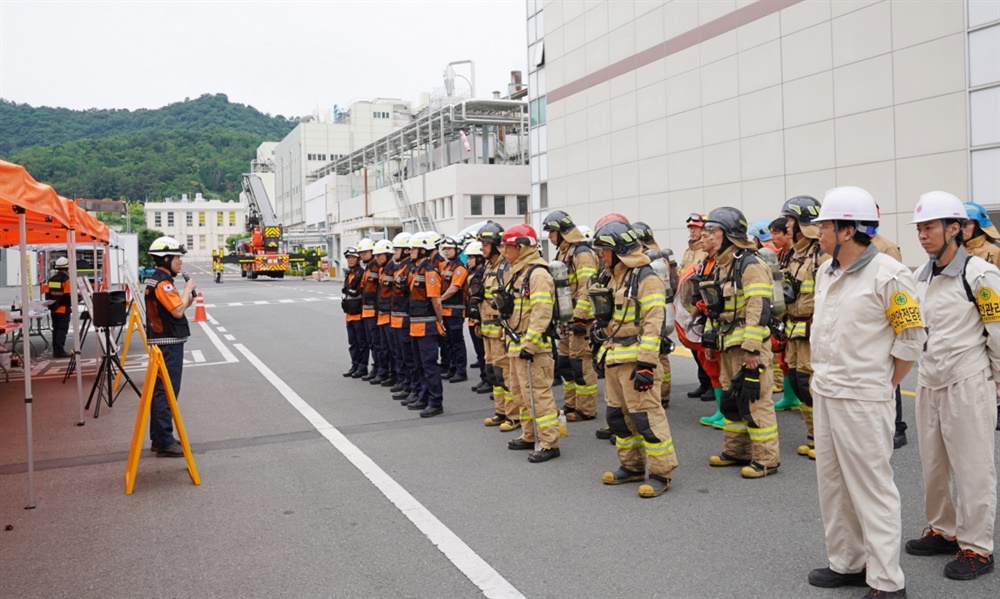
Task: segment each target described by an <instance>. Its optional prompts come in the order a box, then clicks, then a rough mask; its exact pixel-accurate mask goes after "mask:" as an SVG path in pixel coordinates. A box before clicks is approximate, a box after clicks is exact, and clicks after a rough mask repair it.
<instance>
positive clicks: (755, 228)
mask: <svg viewBox="0 0 1000 599" xmlns="http://www.w3.org/2000/svg"><path fill="white" fill-rule="evenodd" d="M770 224H771V221H769V220H767V219H766V218H765V219H762V220H757V221H754V222H753V224H752V225H750V229H748V231H747V233H748V234H749V235H750V237H756V238H757V239H758V240H759V241H760V242H761V243H763V242H765V241H771V229H770V228H768V227H769V226H770Z"/></svg>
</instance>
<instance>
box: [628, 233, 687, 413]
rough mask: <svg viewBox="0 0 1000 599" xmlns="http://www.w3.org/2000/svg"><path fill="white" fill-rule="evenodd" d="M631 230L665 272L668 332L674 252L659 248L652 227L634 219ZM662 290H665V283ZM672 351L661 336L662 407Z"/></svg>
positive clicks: (667, 390) (670, 327)
mask: <svg viewBox="0 0 1000 599" xmlns="http://www.w3.org/2000/svg"><path fill="white" fill-rule="evenodd" d="M632 230H633V231H635V236H636V237H637V238H638V239H639V243H641V244H642V249H643V251H644V253H645V254H646V255H647V256H649V259H650V260H655V262H653V264H662V265H663V267H664V268H665V269H666V272H667V281H666V282H665V283H667V282H668V283H669V286H670V287H669V289H670V290H671V292H670V294H669V296H668V297H667V306H666V308H665V310H664V312H665V315H664V320H665V321H666V327H665V331H664V332H665V333H667V334H669V333H670V332H671V331H673V330H674V319H673V309H674V308H673V302H674V296H673V292H672V290H673V289H676V288H677V278H678V277H677V262H675V261H674V253H673V252H672V251H671V250H670V249H669V248H668V249H666V250H661V249H660V244H658V243H656V239H655V238H654V237H653V228H652V227H650V226H649V225H647V224H646V223H644V222H641V221H636V222H634V223H632ZM664 290H665V291H666V290H667V287H666V285H665V286H664ZM672 351H674V342H673V341H671V340H670V338H669V337H667V336H666V335H664V336H663V339H661V342H660V366H662V367H663V376H662V378H661V385H660V403H661V404H663V407H664V409H666V408H668V407H670V390H671V388H672V384H671V381H672V377H671V374H670V352H672Z"/></svg>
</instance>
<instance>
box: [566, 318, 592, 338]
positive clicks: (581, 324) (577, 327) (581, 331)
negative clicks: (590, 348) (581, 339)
mask: <svg viewBox="0 0 1000 599" xmlns="http://www.w3.org/2000/svg"><path fill="white" fill-rule="evenodd" d="M588 324H589V323H588V322H587V321H585V320H574V321H573V325H572V326H571V327H570V330H571V331H573V334H574V335H581V336H582V335H586V334H587V325H588Z"/></svg>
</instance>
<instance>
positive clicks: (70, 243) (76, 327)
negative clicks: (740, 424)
mask: <svg viewBox="0 0 1000 599" xmlns="http://www.w3.org/2000/svg"><path fill="white" fill-rule="evenodd" d="M66 253H67V254H69V294H70V295H69V297H70V300H69V301H70V306H71V310H72V314H73V348H74V354H75V356H76V358H75V360H76V399H77V404H79V407H80V419H79V420H77V421H76V425H77V426H83V424H84V420H83V364H82V363H81V358H83V348H82V347H80V311H79V307H78V306H79V305H80V303H79V301H78V300H77V293H78V292H79V289H77V285H78V283H77V280H76V276H77V273H76V230H74V229H69V230H68V231H66Z"/></svg>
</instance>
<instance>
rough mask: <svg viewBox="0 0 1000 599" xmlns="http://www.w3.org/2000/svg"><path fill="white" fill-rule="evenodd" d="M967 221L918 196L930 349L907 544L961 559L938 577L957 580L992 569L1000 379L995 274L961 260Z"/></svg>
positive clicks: (919, 551) (944, 196) (958, 208)
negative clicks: (920, 528) (920, 483)
mask: <svg viewBox="0 0 1000 599" xmlns="http://www.w3.org/2000/svg"><path fill="white" fill-rule="evenodd" d="M965 216H966V214H965V207H964V206H963V205H962V201H961V200H959V199H958V198H957V197H955V196H953V195H951V194H950V193H946V192H943V191H932V192H929V193H925V194H924V195H922V196H920V201H919V202H917V206H916V208H915V209H914V211H913V222H914V223H916V224H917V235H918V237H919V239H920V245H922V246H923V248H924V251H926V252H927V255H928V256H929V257H930V261H929V262H928V263H927V264H926V265H925V266H924V268H923V269H922V270H921V271H920V275H919V276H918V278H917V294H918V296H919V300H920V306H921V309H922V311H923V313H924V315H925V317H926V319H927V322H926V324H927V349H926V350H924V353H923V354H921V356H920V374H919V376H918V378H917V400H916V409H917V434H918V436H919V438H920V463H921V465H922V466H923V473H924V512H925V513H926V515H927V522H928V526H927V530H926V531H925V532H924V535H923V536H922V537H921V538H919V539H914V540H911V541H907V542H906V552H907V553H909V554H912V555H936V554H939V553H951V554H957V555H955V559H954V560H953V561H951V562H949V563H948V564H947V565H945V567H944V575H945V576H947V577H948V578H953V579H956V580H972V579H973V578H976V577H978V576H981V575H983V574H986V573H988V572H992V571H993V525H994V522H995V520H996V506H997V474H996V465H995V464H994V462H993V450H994V438H993V437H994V435H993V429H994V428H995V427H996V422H995V418H996V410H995V409H994V401H993V398H994V397H995V395H996V390H997V386H998V383H997V381H1000V296H998V295H997V291H1000V271H998V270H997V268H996V267H995V266H993V265H992V264H989V263H987V262H986V261H985V260H983V259H982V258H976V257H974V256H969V254H968V252H966V250H965V243H964V242H963V241H962V239H961V234H962V222H963V221H964V220H965ZM984 333H985V334H984ZM952 477H954V480H955V488H956V490H957V492H958V500H957V501H953V500H952V497H951V481H952Z"/></svg>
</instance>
